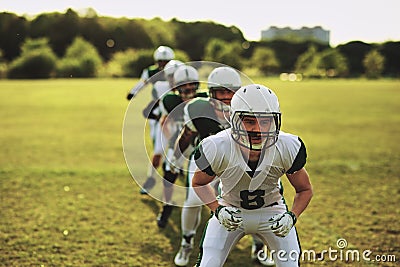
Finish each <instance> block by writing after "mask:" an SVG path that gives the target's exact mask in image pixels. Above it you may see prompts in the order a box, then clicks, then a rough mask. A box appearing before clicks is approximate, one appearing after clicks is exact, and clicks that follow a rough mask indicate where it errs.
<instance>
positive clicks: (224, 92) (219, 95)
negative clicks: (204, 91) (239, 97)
mask: <svg viewBox="0 0 400 267" xmlns="http://www.w3.org/2000/svg"><path fill="white" fill-rule="evenodd" d="M234 94H235V92H234V91H232V90H229V89H227V88H220V89H214V98H215V99H217V100H219V101H221V102H223V103H224V104H225V105H228V106H230V105H231V100H232V97H233V95H234Z"/></svg>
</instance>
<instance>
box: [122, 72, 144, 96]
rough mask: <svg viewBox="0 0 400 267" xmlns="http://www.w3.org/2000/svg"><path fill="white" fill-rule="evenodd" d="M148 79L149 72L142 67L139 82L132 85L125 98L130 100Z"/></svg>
mask: <svg viewBox="0 0 400 267" xmlns="http://www.w3.org/2000/svg"><path fill="white" fill-rule="evenodd" d="M148 79H149V73H148V71H147V69H144V70H143V72H142V75H141V76H140V80H139V82H138V83H137V84H136V85H135V86H134V87H132V89H131V90H130V91H129V93H128V95H127V96H126V99H128V100H131V99H132V98H133V97H135V96H136V95H137V93H139V91H140V90H142V88H143V87H144V86H145V85H146V84H147V83H148Z"/></svg>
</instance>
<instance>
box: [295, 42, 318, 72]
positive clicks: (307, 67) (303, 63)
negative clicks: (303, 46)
mask: <svg viewBox="0 0 400 267" xmlns="http://www.w3.org/2000/svg"><path fill="white" fill-rule="evenodd" d="M319 61H320V55H318V52H317V48H316V47H315V46H314V45H311V46H310V47H309V48H308V50H307V51H306V52H304V53H303V54H301V55H300V56H299V57H298V58H297V61H296V64H295V72H298V73H301V74H303V75H304V76H308V77H320V75H321V71H320V70H319V69H318V64H319Z"/></svg>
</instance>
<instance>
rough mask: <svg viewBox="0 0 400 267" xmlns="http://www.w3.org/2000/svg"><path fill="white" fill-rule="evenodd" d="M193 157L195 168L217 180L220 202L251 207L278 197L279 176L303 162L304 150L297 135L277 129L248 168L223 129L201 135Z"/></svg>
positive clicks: (236, 145) (276, 200) (228, 134)
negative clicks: (270, 142)
mask: <svg viewBox="0 0 400 267" xmlns="http://www.w3.org/2000/svg"><path fill="white" fill-rule="evenodd" d="M195 159H196V165H197V166H198V168H199V169H201V170H202V171H204V172H206V173H207V174H209V175H216V178H218V179H220V183H221V196H220V197H221V199H220V200H219V202H220V203H221V204H222V205H227V206H234V207H238V208H244V209H249V210H252V209H258V208H262V207H268V206H270V205H274V203H276V202H278V201H279V200H281V199H282V195H281V193H280V187H279V178H280V177H281V176H282V175H284V174H285V173H294V172H295V171H297V170H299V169H301V168H302V167H303V166H304V165H305V160H306V150H305V147H304V144H303V142H302V141H301V140H300V138H299V137H297V136H295V135H292V134H288V133H284V132H280V133H279V138H278V141H277V142H276V143H275V145H273V146H272V147H270V148H268V149H266V150H265V153H262V154H261V157H260V160H259V163H258V166H256V167H255V166H254V167H255V169H253V170H252V169H251V168H250V167H249V165H248V163H247V162H246V161H245V160H244V158H243V156H242V152H241V149H240V145H239V144H237V143H236V142H235V141H234V140H233V139H232V137H231V130H230V129H227V130H223V131H221V132H219V133H218V134H216V135H213V136H210V137H207V138H205V139H204V140H203V141H202V142H201V144H200V145H199V147H198V149H197V151H196V154H195Z"/></svg>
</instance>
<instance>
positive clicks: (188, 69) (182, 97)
mask: <svg viewBox="0 0 400 267" xmlns="http://www.w3.org/2000/svg"><path fill="white" fill-rule="evenodd" d="M174 82H175V90H174V91H171V92H170V93H168V94H166V95H165V96H164V97H163V99H162V101H161V109H162V110H163V113H164V115H163V117H162V118H161V125H162V127H161V128H162V131H163V134H164V136H165V137H166V139H167V140H168V145H167V147H169V148H173V145H174V143H175V140H176V138H177V136H178V134H179V132H180V131H181V129H182V126H183V107H184V106H185V103H187V102H188V101H189V100H191V99H193V98H195V97H201V96H202V97H206V96H207V94H204V93H197V89H198V88H199V84H200V81H199V74H198V72H197V70H196V69H195V68H194V67H192V66H188V65H181V66H179V67H178V68H177V69H176V71H175V73H174ZM165 150H166V151H168V148H167V149H165ZM170 151H171V150H170ZM167 157H168V155H167ZM169 162H170V160H168V159H167V160H165V161H164V164H163V170H164V175H163V178H164V179H163V185H164V189H163V190H164V191H163V194H164V202H165V204H164V205H163V208H162V211H161V212H160V213H159V215H158V216H157V225H158V226H159V227H160V228H164V227H165V226H166V225H167V223H168V218H169V217H170V215H171V212H172V209H173V205H172V203H171V199H172V193H173V185H174V183H175V180H176V179H177V177H178V173H175V172H174V171H173V170H172V169H171V166H170V164H169Z"/></svg>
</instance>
